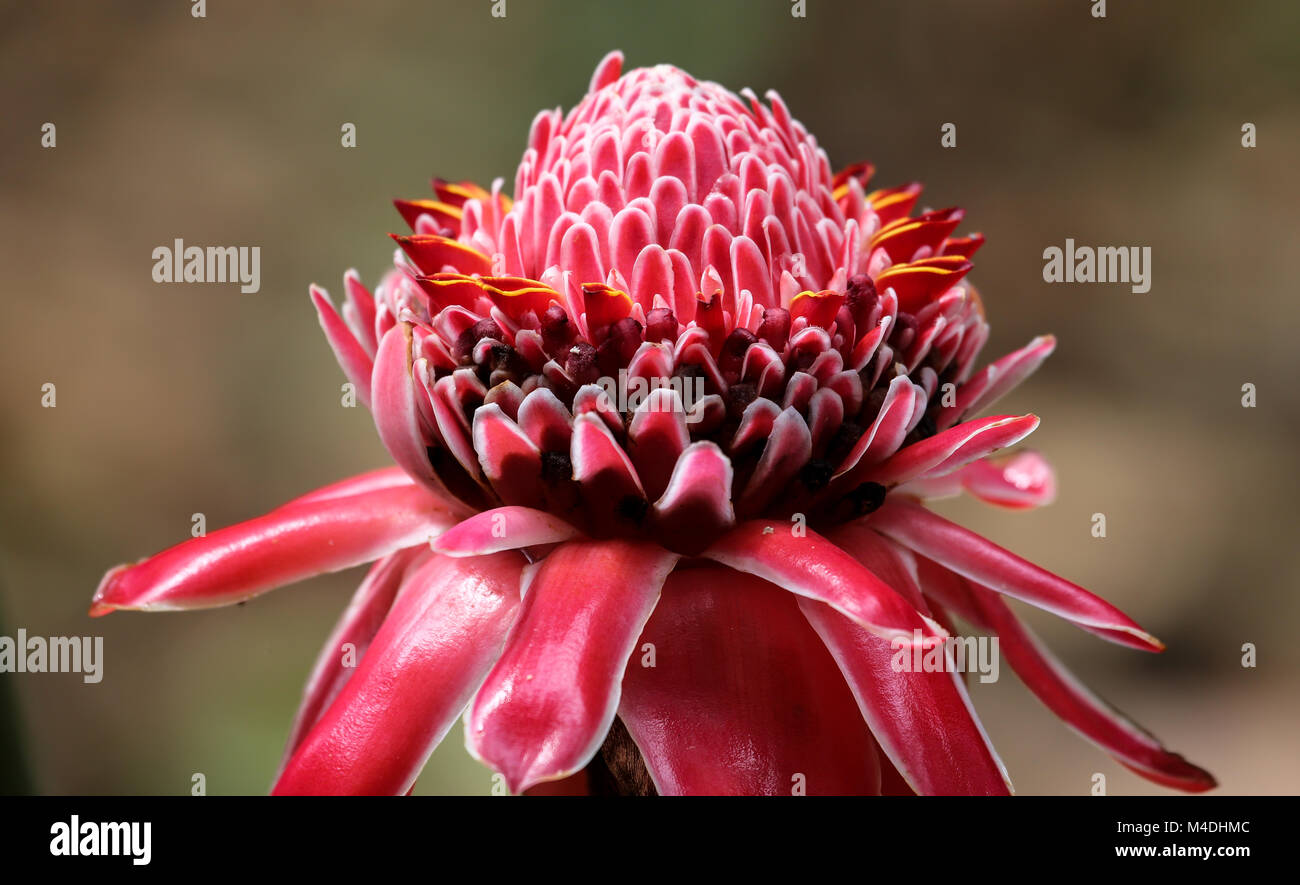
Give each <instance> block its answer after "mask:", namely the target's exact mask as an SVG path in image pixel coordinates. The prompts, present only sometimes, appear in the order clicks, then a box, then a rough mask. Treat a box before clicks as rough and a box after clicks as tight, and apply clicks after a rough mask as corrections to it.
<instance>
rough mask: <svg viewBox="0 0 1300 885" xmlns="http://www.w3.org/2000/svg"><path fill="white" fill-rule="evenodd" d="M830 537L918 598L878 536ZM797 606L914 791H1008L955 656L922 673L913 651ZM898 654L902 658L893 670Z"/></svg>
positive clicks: (849, 531) (806, 603)
mask: <svg viewBox="0 0 1300 885" xmlns="http://www.w3.org/2000/svg"><path fill="white" fill-rule="evenodd" d="M832 537H833V538H834V539H835V541H836V542H837V543H839V544H841V545H843V547H844V549H846V550H850V551H852V553H853V555H854V557H855V558H857V559H858V561H859V562H861V563H862V565H864V566H866V567H867V568H869V569H871V571H872V572H873V573H874V574H877V575H880V576H881V577H882V578H884V579H885V580H886V581H888V582H889V584H890V585H891V586H894V587H898V588H899V590H900V592H902V594H903V595H904V596H907V597H911V598H916V599H919V598H920V590H919V588H918V587H917V586H916V583H915V579H914V578H913V577H912V575H911V574H910V573H909V571H908V569H907V566H906V564H905V563H903V562H902V561H901V560H900V559H899V557H898V555H897V554H896V553H895V552H893V551H892V549H891V548H890V546H889V544H888V542H886V541H884V540H883V539H881V538H880V536H879V535H876V534H875V533H874V532H872V531H870V530H869V529H865V528H861V527H856V526H850V527H846V528H845V529H841V530H840V531H838V532H835V533H834V534H833V535H832ZM799 605H800V608H801V609H803V613H804V615H805V616H806V617H807V618H808V621H809V623H811V624H812V625H813V628H814V629H816V631H817V633H818V635H820V636H821V638H822V641H823V642H825V643H826V647H827V648H828V649H829V650H830V652H831V654H832V655H833V656H834V657H835V660H836V661H837V662H838V664H839V666H840V670H841V672H842V673H843V674H844V678H845V679H847V680H848V683H849V686H850V687H851V688H852V689H853V694H854V697H855V698H857V702H858V706H859V708H860V709H861V711H862V715H863V717H864V718H865V719H866V721H867V724H868V725H870V726H871V731H872V733H873V734H874V735H875V737H876V740H877V741H879V743H880V747H881V749H882V750H883V751H884V753H885V754H886V755H887V756H888V757H889V760H890V762H891V763H892V764H893V765H894V767H895V768H896V769H897V770H898V772H899V773H900V774H901V775H902V776H903V778H904V779H905V780H906V782H907V784H908V785H909V786H910V787H911V789H912V790H914V791H915V792H917V793H919V794H921V795H925V796H934V795H981V796H985V795H994V796H1000V795H1008V794H1009V793H1010V787H1011V784H1010V782H1009V781H1008V780H1007V774H1006V770H1005V769H1004V768H1003V766H1002V762H1001V760H999V759H998V757H997V753H996V752H995V751H994V749H993V747H992V745H991V744H990V743H989V739H988V735H987V734H985V732H984V729H983V727H982V726H981V725H980V722H979V718H978V717H977V716H976V714H975V710H974V708H973V707H972V706H971V702H970V698H969V696H968V695H967V694H966V688H965V685H964V684H963V682H962V674H960V673H956V672H954V667H953V664H954V661H953V658H952V653H951V652H947V651H946V652H945V662H946V663H945V666H946V667H947V669H946V670H945V671H938V672H925V671H924V670H921V669H919V668H916V667H914V666H912V664H913V663H914V662H913V655H912V651H911V649H908V648H903V649H897V648H896V647H895V646H894V645H893V644H891V643H890V642H889V641H887V640H884V639H881V638H880V637H879V636H875V635H873V634H871V633H868V632H867V631H866V630H863V629H862V628H861V627H859V626H858V625H856V624H854V623H853V622H851V621H849V620H848V619H847V618H845V617H843V616H842V615H840V614H839V613H838V612H836V611H834V610H832V609H831V608H829V607H828V606H825V605H822V604H820V603H816V602H812V601H810V600H800V602H799ZM899 655H903V656H905V657H904V658H903V659H901V660H902V666H901V667H899V668H896V666H895V664H896V663H899V661H896V660H895V659H896V657H898V656H899ZM900 669H901V672H900Z"/></svg>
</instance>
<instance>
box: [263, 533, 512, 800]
mask: <svg viewBox="0 0 1300 885" xmlns="http://www.w3.org/2000/svg"><path fill="white" fill-rule="evenodd" d="M523 562H524V560H523V558H522V557H521V556H519V555H518V554H516V553H498V554H495V555H492V556H480V557H475V558H473V559H458V560H449V559H444V558H442V557H435V558H434V559H433V560H432V561H430V562H429V563H427V564H426V565H425V566H423V567H422V568H420V569H419V571H417V572H416V573H415V574H413V575H412V576H411V577H410V578H409V579H408V580H407V581H406V583H405V585H404V586H403V589H402V592H401V593H400V594H399V595H398V597H397V602H396V603H395V604H394V605H393V609H392V611H391V612H390V613H389V615H388V617H387V618H386V619H385V621H384V625H383V627H381V628H380V629H379V632H378V633H377V634H375V638H374V641H373V642H372V643H371V645H370V649H369V651H367V652H366V655H365V657H363V658H362V659H361V662H360V665H359V666H358V667H357V671H356V673H355V674H354V675H353V677H352V678H351V679H350V680H348V682H347V684H346V685H345V686H344V687H343V690H342V691H341V692H340V693H339V696H338V697H337V698H336V699H335V701H334V703H333V704H331V705H330V708H329V710H327V711H326V713H325V715H324V716H322V717H321V719H320V721H319V722H318V723H316V725H315V727H314V728H312V729H311V731H310V732H309V733H308V735H307V737H306V738H305V739H304V740H303V742H302V744H301V746H300V747H299V748H298V750H297V751H296V752H295V753H294V755H293V758H291V759H290V760H289V764H288V765H287V766H285V770H284V772H283V773H282V774H281V775H280V778H279V780H278V781H277V782H276V785H275V788H274V791H273V792H275V793H277V794H325V793H328V794H378V793H383V794H388V795H401V794H402V793H405V792H406V791H407V790H409V789H410V788H411V786H412V785H413V784H414V783H415V778H416V776H417V775H418V774H419V773H420V769H421V768H423V767H424V763H425V761H426V760H427V759H428V758H429V754H430V753H432V752H433V748H434V747H436V746H437V745H438V743H439V742H440V741H441V740H442V738H443V736H444V735H446V733H447V730H448V729H450V728H451V726H452V723H454V722H455V721H456V717H457V716H459V715H460V713H461V711H462V710H463V709H464V708H465V705H466V704H467V703H468V702H469V699H470V697H471V696H472V695H473V693H474V690H475V689H476V688H477V687H478V685H479V683H480V682H481V681H482V679H483V675H484V674H485V673H486V672H487V671H488V669H489V668H490V667H491V666H492V662H493V661H494V660H495V659H496V657H497V655H498V653H499V652H500V650H501V643H502V640H503V639H504V637H505V635H506V631H507V629H508V628H509V625H510V621H511V619H512V618H513V616H514V614H515V611H516V609H517V608H518V604H519V602H518V600H519V572H520V568H521V567H522V565H523Z"/></svg>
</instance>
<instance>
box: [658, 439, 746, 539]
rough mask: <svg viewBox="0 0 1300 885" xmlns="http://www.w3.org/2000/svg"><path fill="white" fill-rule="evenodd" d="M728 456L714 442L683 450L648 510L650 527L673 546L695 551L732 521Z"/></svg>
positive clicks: (723, 530)
mask: <svg viewBox="0 0 1300 885" xmlns="http://www.w3.org/2000/svg"><path fill="white" fill-rule="evenodd" d="M731 479H732V470H731V459H730V458H728V457H727V456H726V455H725V454H723V451H722V449H720V448H718V446H717V444H716V443H712V442H708V441H705V442H697V443H692V444H691V445H690V446H688V447H687V448H686V451H684V452H682V455H681V457H679V458H678V459H677V465H676V467H674V469H673V475H672V479H671V481H669V483H668V488H667V489H666V490H665V491H664V493H663V496H662V497H661V498H659V500H658V501H656V502H655V504H654V507H653V508H651V511H650V520H651V527H652V528H653V530H654V531H655V532H656V534H657V536H658V537H659V538H660V539H661V540H663V541H664V543H666V544H667V545H668V546H670V547H672V548H673V549H674V550H682V551H685V552H692V551H695V552H698V551H699V550H703V549H704V548H705V547H706V546H708V544H709V542H710V541H712V540H713V539H714V538H716V537H717V536H719V535H721V534H722V533H723V532H725V531H726V530H727V529H729V528H731V527H732V526H733V525H735V522H736V514H735V511H734V510H733V509H732V506H731Z"/></svg>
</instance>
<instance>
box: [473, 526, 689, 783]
mask: <svg viewBox="0 0 1300 885" xmlns="http://www.w3.org/2000/svg"><path fill="white" fill-rule="evenodd" d="M677 559H678V557H677V555H676V554H674V553H669V552H668V551H667V550H664V549H663V548H662V547H658V546H656V545H653V544H646V543H643V542H634V541H625V540H613V541H570V542H569V543H567V544H564V545H563V546H561V547H559V548H558V549H556V550H555V551H554V552H552V553H551V554H550V555H549V556H547V557H546V559H544V560H543V561H542V565H541V568H540V569H539V570H538V573H537V575H536V577H535V578H534V579H533V581H532V583H531V584H530V585H529V587H528V591H527V593H526V594H525V596H524V602H523V606H522V608H521V610H520V613H519V618H518V620H517V621H516V623H515V625H514V626H513V627H512V628H511V630H510V635H509V637H508V638H507V640H506V646H505V652H504V653H503V654H502V655H501V659H500V660H499V661H498V662H497V664H496V666H495V667H493V668H492V672H491V673H489V674H488V677H487V679H486V681H485V682H484V683H483V687H482V688H481V689H480V690H479V692H478V695H477V696H476V697H475V698H474V702H473V704H471V705H470V710H469V714H468V715H467V716H466V718H465V741H466V746H467V747H468V748H469V751H470V753H471V754H473V755H474V756H475V757H476V758H478V759H481V760H483V761H484V762H486V763H487V764H488V765H491V766H492V767H493V768H494V769H496V770H497V771H499V772H501V773H502V774H503V775H504V776H505V779H506V784H507V786H508V787H509V789H510V790H511V792H516V793H517V792H521V791H523V790H526V789H528V788H529V787H531V786H533V785H534V784H538V783H541V782H542V781H549V780H557V779H559V778H562V777H565V776H567V775H569V774H571V773H573V772H574V771H577V770H578V769H579V768H581V767H582V766H583V765H585V764H586V763H587V762H588V761H589V760H590V759H591V757H592V756H593V755H594V754H595V752H596V750H598V749H599V748H600V744H601V741H603V740H604V738H605V733H606V732H607V731H608V730H609V726H610V724H611V723H612V722H613V721H614V713H615V710H617V709H618V699H619V685H620V682H621V680H622V677H623V669H624V667H625V665H626V663H627V659H628V655H629V654H631V652H632V648H633V646H634V644H635V643H636V638H637V637H638V636H639V635H640V634H641V630H642V628H643V627H644V626H645V623H646V620H647V619H648V618H649V617H650V613H651V611H653V610H654V606H655V602H656V600H658V598H659V589H660V587H661V586H662V585H663V582H664V579H665V578H666V577H667V576H668V573H669V572H670V571H671V570H672V568H673V566H674V565H675V564H676V562H677Z"/></svg>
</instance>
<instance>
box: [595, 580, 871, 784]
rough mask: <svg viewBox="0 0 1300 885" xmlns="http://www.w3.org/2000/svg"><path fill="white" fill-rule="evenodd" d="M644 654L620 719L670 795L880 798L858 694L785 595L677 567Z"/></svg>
mask: <svg viewBox="0 0 1300 885" xmlns="http://www.w3.org/2000/svg"><path fill="white" fill-rule="evenodd" d="M836 617H840V616H839V615H838V614H837V615H836ZM647 643H649V644H650V645H651V646H653V655H654V660H653V663H654V666H645V661H646V654H647V653H648V652H647V650H646V644H647ZM637 648H638V651H637V652H634V653H633V655H632V657H631V659H630V660H629V661H628V665H627V672H626V675H625V676H624V677H623V698H622V701H621V702H620V704H619V717H620V718H621V719H622V720H623V722H624V723H625V724H626V725H627V728H628V732H629V733H630V734H631V736H632V738H633V740H634V741H635V742H636V744H637V746H638V747H639V748H640V750H641V753H642V755H643V757H644V759H645V762H646V765H647V767H648V768H649V771H650V775H651V777H652V779H653V780H654V782H655V786H656V787H657V788H658V791H659V792H660V793H661V794H664V795H751V796H752V795H786V796H788V795H790V793H791V791H792V788H793V787H794V786H795V784H796V782H802V784H803V785H804V787H805V789H806V790H807V793H808V794H809V795H847V794H854V795H864V794H867V795H869V794H874V793H875V792H876V791H877V789H878V787H879V773H878V770H877V762H876V753H875V748H874V742H873V741H872V738H871V735H870V733H869V732H868V731H867V728H866V725H865V723H864V722H863V721H862V717H861V715H860V714H859V713H858V709H857V706H856V704H855V703H854V701H853V695H852V694H851V693H850V692H849V690H848V687H847V686H846V685H845V684H844V679H843V677H841V676H840V674H839V672H838V671H837V669H836V667H835V663H834V661H833V660H832V659H831V657H830V656H829V655H828V654H827V653H826V649H825V648H823V647H822V644H821V641H820V640H819V639H818V638H817V635H816V634H815V633H813V631H812V630H810V629H809V628H808V625H807V624H806V623H804V622H803V619H802V617H801V616H800V615H799V612H798V609H797V608H796V607H795V604H794V599H793V598H792V597H791V596H790V594H788V593H786V592H785V591H783V590H781V589H780V588H778V587H775V586H773V585H772V584H769V583H767V582H766V581H761V580H759V579H758V578H755V577H753V576H751V575H746V574H742V573H740V572H734V571H731V570H730V569H727V568H724V567H722V566H718V565H707V566H703V567H699V568H684V569H678V570H677V571H674V572H673V573H672V574H671V575H669V576H668V580H667V581H666V582H665V584H664V589H663V594H662V597H661V598H660V600H659V605H658V606H657V607H656V608H655V612H654V615H653V616H652V617H651V618H650V622H649V623H648V624H646V627H645V630H644V631H643V632H642V634H641V638H640V640H638V643H637ZM796 662H797V665H796ZM800 776H801V777H800Z"/></svg>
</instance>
